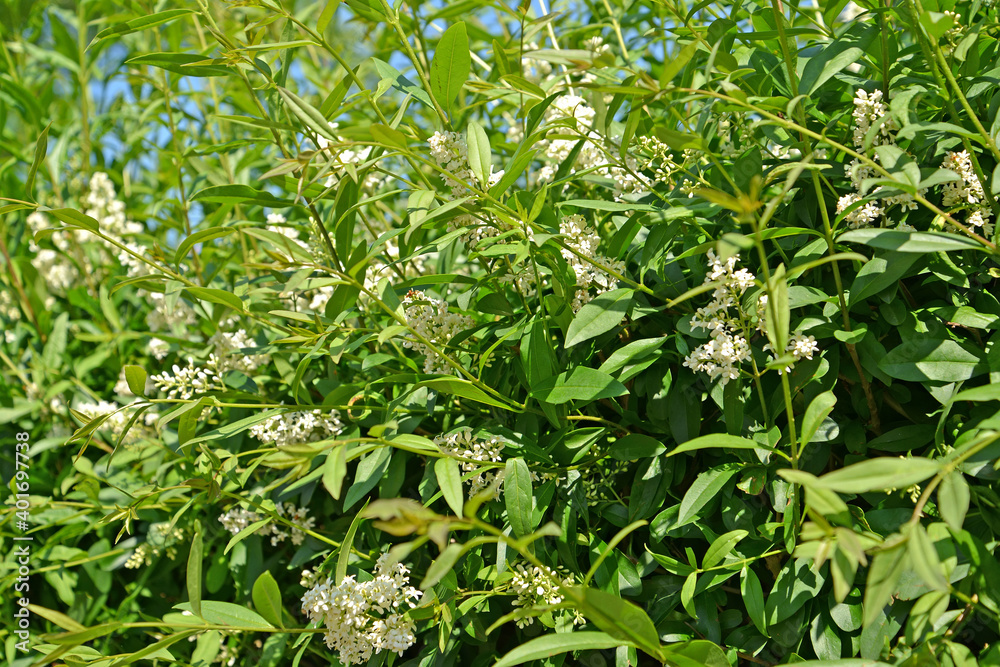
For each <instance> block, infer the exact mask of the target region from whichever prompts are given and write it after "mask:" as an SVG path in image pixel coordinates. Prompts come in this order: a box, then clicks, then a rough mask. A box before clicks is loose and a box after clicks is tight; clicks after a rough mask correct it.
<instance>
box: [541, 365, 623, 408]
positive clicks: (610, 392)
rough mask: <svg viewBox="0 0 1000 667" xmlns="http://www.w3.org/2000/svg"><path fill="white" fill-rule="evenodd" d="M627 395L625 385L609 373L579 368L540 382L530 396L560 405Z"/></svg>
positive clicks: (584, 367)
mask: <svg viewBox="0 0 1000 667" xmlns="http://www.w3.org/2000/svg"><path fill="white" fill-rule="evenodd" d="M627 393H628V389H626V388H625V385H623V384H622V383H621V382H619V381H618V380H616V379H614V378H613V377H611V376H610V375H608V374H607V373H602V372H601V371H598V370H594V369H593V368H587V367H586V366H577V367H576V368H574V369H572V370H569V371H565V372H563V373H560V374H559V375H557V376H555V377H551V378H548V379H546V380H543V381H541V382H539V383H538V386H537V387H535V388H534V389H533V390H532V391H531V392H529V393H528V395H529V396H531V397H533V398H537V399H538V400H539V401H543V402H545V403H552V404H554V405H559V404H562V403H569V402H570V401H585V402H590V401H596V400H598V399H601V398H612V397H614V396H621V395H622V394H627Z"/></svg>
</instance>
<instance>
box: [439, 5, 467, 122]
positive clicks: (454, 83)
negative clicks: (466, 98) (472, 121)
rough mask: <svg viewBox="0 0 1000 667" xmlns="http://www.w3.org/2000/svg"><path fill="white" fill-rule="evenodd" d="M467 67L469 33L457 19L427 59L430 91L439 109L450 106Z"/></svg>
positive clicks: (463, 80) (457, 93) (462, 84)
mask: <svg viewBox="0 0 1000 667" xmlns="http://www.w3.org/2000/svg"><path fill="white" fill-rule="evenodd" d="M471 71H472V56H471V54H470V52H469V36H468V34H466V31H465V22H464V21H459V22H458V23H456V24H454V25H453V26H451V27H450V28H448V29H447V30H445V31H444V34H443V35H441V39H439V40H438V43H437V48H436V49H435V50H434V60H433V61H431V71H430V81H431V92H432V93H433V94H434V98H435V99H436V100H437V101H438V104H439V105H440V106H441V107H442V108H443V109H448V110H449V111H450V110H451V109H452V107H453V106H454V104H455V100H456V99H457V98H458V95H459V93H460V92H461V91H462V86H464V85H465V82H466V81H467V80H468V79H469V73H470V72H471Z"/></svg>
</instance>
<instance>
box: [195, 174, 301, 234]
mask: <svg viewBox="0 0 1000 667" xmlns="http://www.w3.org/2000/svg"><path fill="white" fill-rule="evenodd" d="M191 200H192V201H201V202H205V203H208V204H257V205H258V206H270V207H273V208H280V207H286V206H292V205H293V204H294V203H295V202H293V201H289V200H286V199H278V198H277V197H275V196H274V195H272V194H271V193H270V192H265V191H264V190H256V189H254V188H252V187H250V186H249V185H242V184H239V183H236V184H232V185H213V186H210V187H207V188H205V189H204V190H199V191H198V192H196V193H194V194H193V195H191ZM196 242H197V241H196Z"/></svg>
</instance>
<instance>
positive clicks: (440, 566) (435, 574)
mask: <svg viewBox="0 0 1000 667" xmlns="http://www.w3.org/2000/svg"><path fill="white" fill-rule="evenodd" d="M464 549H465V545H464V544H458V543H455V544H449V545H448V546H447V547H445V549H444V551H442V552H441V555H440V556H438V557H437V558H435V559H434V562H433V563H431V565H430V567H428V568H427V574H426V575H424V579H423V581H421V582H420V589H421V590H427V589H429V588H431V587H432V586H434V585H435V584H437V583H438V582H439V581H441V580H442V579H443V578H444V577H445V575H447V574H448V573H449V572H451V571H452V570H453V569H454V568H455V563H457V562H458V558H459V556H461V555H462V551H463V550H464Z"/></svg>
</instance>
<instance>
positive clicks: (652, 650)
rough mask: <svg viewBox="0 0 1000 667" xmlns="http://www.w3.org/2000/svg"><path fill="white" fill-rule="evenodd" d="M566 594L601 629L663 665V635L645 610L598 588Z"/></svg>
mask: <svg viewBox="0 0 1000 667" xmlns="http://www.w3.org/2000/svg"><path fill="white" fill-rule="evenodd" d="M564 590H566V593H567V598H568V599H569V600H570V601H572V602H573V603H574V604H575V605H576V607H577V608H578V609H579V610H580V611H581V612H582V613H583V615H584V616H586V617H587V619H589V620H590V621H593V623H594V625H596V626H597V627H598V628H600V629H601V630H603V631H604V632H606V633H607V634H608V635H610V636H611V637H614V638H615V639H619V640H622V641H624V642H627V643H630V644H633V645H634V646H636V647H637V648H639V649H642V650H643V651H645V652H646V653H648V654H649V655H651V656H652V657H654V658H656V659H658V660H660V661H661V662H663V658H662V656H663V651H662V648H661V646H660V637H659V633H657V631H656V626H655V625H654V624H653V621H652V620H651V619H650V618H649V616H648V615H647V614H646V612H645V611H643V610H642V609H641V608H639V607H638V606H636V605H635V604H633V603H631V602H628V601H627V600H623V599H621V598H620V597H618V596H617V595H612V594H610V593H605V592H604V591H599V590H597V589H595V588H585V587H571V588H568V589H564Z"/></svg>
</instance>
